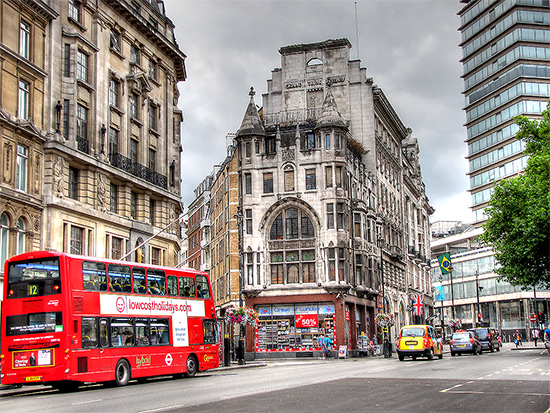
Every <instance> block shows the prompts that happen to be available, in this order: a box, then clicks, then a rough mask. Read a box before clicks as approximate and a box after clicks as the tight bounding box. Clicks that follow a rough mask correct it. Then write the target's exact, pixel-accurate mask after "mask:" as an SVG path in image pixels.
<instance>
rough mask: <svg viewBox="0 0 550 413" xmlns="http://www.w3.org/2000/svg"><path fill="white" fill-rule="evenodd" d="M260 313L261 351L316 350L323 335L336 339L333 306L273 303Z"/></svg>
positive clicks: (257, 334)
mask: <svg viewBox="0 0 550 413" xmlns="http://www.w3.org/2000/svg"><path fill="white" fill-rule="evenodd" d="M256 310H257V311H258V313H259V314H260V318H259V320H258V326H257V329H258V330H257V332H256V338H257V340H256V351H258V352H266V351H300V350H316V349H319V348H320V345H319V338H320V336H321V335H323V334H325V335H328V336H329V337H330V338H331V339H332V340H333V341H335V339H336V336H335V334H334V304H333V303H307V304H303V303H299V304H284V305H283V304H281V305H277V304H273V305H264V306H257V307H256Z"/></svg>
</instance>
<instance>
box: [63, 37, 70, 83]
mask: <svg viewBox="0 0 550 413" xmlns="http://www.w3.org/2000/svg"><path fill="white" fill-rule="evenodd" d="M63 76H65V77H70V76H71V45H70V44H69V43H65V48H64V55H63Z"/></svg>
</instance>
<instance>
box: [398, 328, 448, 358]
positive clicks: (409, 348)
mask: <svg viewBox="0 0 550 413" xmlns="http://www.w3.org/2000/svg"><path fill="white" fill-rule="evenodd" d="M434 355H436V356H437V357H438V358H440V359H442V358H443V343H442V341H441V340H438V338H437V336H436V332H435V329H434V328H433V327H432V326H429V325H426V324H415V325H409V326H404V327H403V328H401V331H400V332H399V340H398V341H397V356H398V357H399V360H400V361H403V360H404V359H405V357H411V358H412V359H413V360H416V358H417V357H418V356H420V357H427V358H428V360H432V359H433V358H434Z"/></svg>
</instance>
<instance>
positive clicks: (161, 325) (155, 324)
mask: <svg viewBox="0 0 550 413" xmlns="http://www.w3.org/2000/svg"><path fill="white" fill-rule="evenodd" d="M149 339H150V341H151V344H152V345H158V344H160V345H167V344H170V331H169V329H168V319H167V318H156V319H155V318H153V319H151V335H150V336H149Z"/></svg>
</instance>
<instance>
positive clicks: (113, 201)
mask: <svg viewBox="0 0 550 413" xmlns="http://www.w3.org/2000/svg"><path fill="white" fill-rule="evenodd" d="M109 198H110V199H109V200H110V203H109V211H111V212H114V213H115V214H116V213H117V212H118V186H117V185H115V184H111V191H110V197H109Z"/></svg>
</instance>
